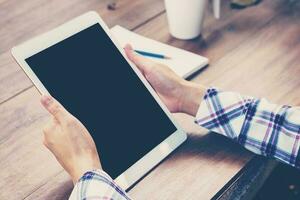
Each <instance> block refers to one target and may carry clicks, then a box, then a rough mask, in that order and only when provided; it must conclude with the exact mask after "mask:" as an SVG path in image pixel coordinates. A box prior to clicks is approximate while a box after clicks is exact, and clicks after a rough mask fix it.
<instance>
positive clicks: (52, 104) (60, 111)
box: [41, 95, 70, 122]
mask: <svg viewBox="0 0 300 200" xmlns="http://www.w3.org/2000/svg"><path fill="white" fill-rule="evenodd" d="M41 103H42V105H43V106H44V107H45V108H46V110H47V111H48V112H49V113H50V114H51V115H52V116H53V117H54V118H55V119H56V120H57V121H58V122H63V121H65V120H66V118H67V117H68V116H69V115H70V113H69V112H68V111H67V110H66V109H65V108H64V107H63V106H62V105H61V104H60V103H59V102H58V101H57V100H56V99H54V98H53V97H52V96H50V95H43V96H42V98H41Z"/></svg>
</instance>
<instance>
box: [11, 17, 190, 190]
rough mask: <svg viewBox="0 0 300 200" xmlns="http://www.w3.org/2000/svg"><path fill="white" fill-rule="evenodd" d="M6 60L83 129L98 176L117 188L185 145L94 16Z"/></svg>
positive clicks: (40, 39) (158, 102)
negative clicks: (100, 170) (103, 175)
mask: <svg viewBox="0 0 300 200" xmlns="http://www.w3.org/2000/svg"><path fill="white" fill-rule="evenodd" d="M12 54H13V56H14V58H15V59H16V61H17V62H18V64H19V65H20V66H21V68H22V69H23V70H24V71H25V73H26V74H27V76H28V77H29V78H30V79H31V81H32V82H33V84H34V85H35V86H36V88H37V89H38V90H39V92H40V93H41V94H48V93H49V94H51V95H52V96H53V97H55V98H56V99H57V100H58V101H59V102H60V103H61V104H62V105H63V106H64V107H65V108H66V109H67V110H68V111H69V112H70V113H72V114H73V115H74V116H75V117H76V118H78V119H79V120H80V121H81V122H82V123H83V124H84V125H85V126H86V128H87V129H88V130H89V132H90V133H91V135H92V137H93V139H94V141H95V143H96V146H97V149H98V152H99V156H100V161H101V164H102V167H103V170H104V171H106V172H107V173H108V174H109V175H110V176H111V177H112V178H113V179H115V181H116V182H117V183H118V184H119V185H120V186H121V187H123V188H125V189H128V187H130V186H131V185H132V184H133V183H135V182H136V181H137V180H138V179H140V178H141V177H142V176H144V175H145V173H147V172H148V171H149V170H150V169H151V168H153V167H154V166H155V165H157V164H158V163H159V162H160V161H162V159H164V158H165V157H166V156H167V155H168V154H170V153H171V152H172V151H173V150H174V149H175V148H176V147H178V146H179V145H180V144H181V143H182V142H183V141H184V140H185V139H186V134H185V133H184V131H183V130H182V129H181V128H180V127H179V126H178V125H177V123H176V122H175V121H174V119H173V118H172V116H171V114H170V112H169V111H168V109H167V108H166V106H165V105H164V104H163V103H162V102H161V100H160V99H159V97H158V95H157V94H156V93H155V92H154V90H153V89H152V88H151V86H150V85H149V83H148V82H147V81H146V79H145V78H144V77H143V75H142V74H141V73H140V71H139V70H138V69H137V68H136V66H134V64H132V63H130V61H129V60H127V58H126V56H125V54H124V52H123V48H122V47H120V46H119V45H118V44H117V43H116V41H115V40H114V38H113V37H112V35H111V34H110V33H109V29H108V28H107V26H106V25H105V24H104V22H103V21H102V19H101V18H100V17H99V15H98V14H97V13H96V12H88V13H86V14H84V15H82V16H79V17H77V18H75V19H73V20H71V21H69V22H67V23H66V24H63V25H61V26H59V27H58V28H56V29H54V30H52V31H50V32H47V33H45V34H43V35H41V36H38V37H36V38H34V39H31V40H29V41H27V42H25V43H23V44H21V45H19V46H16V47H14V48H13V49H12Z"/></svg>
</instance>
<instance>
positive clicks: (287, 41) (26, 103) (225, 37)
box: [0, 0, 300, 199]
mask: <svg viewBox="0 0 300 200" xmlns="http://www.w3.org/2000/svg"><path fill="white" fill-rule="evenodd" d="M109 2H111V1H108V0H84V1H83V0H72V1H67V0H52V1H47V0H24V1H19V0H0V26H1V29H0V130H1V131H0V166H1V170H0V176H1V179H0V199H67V197H68V195H69V193H70V191H71V190H72V183H71V181H70V178H69V177H68V175H67V174H66V173H65V172H64V171H63V169H62V168H61V167H60V166H59V164H58V163H57V162H56V160H55V158H54V157H53V156H52V155H51V153H50V152H49V151H48V150H47V149H46V148H45V147H44V146H43V145H42V142H41V141H42V133H41V130H42V127H43V125H44V123H45V121H46V120H47V119H48V117H49V116H48V115H47V114H46V112H45V111H44V110H43V109H42V107H41V106H40V104H39V97H40V95H39V93H38V92H37V90H36V89H35V88H34V87H33V86H32V83H31V82H30V81H29V80H28V78H27V77H26V75H25V74H24V73H23V72H22V70H21V69H20V67H19V66H18V65H17V64H16V63H15V61H14V60H13V59H12V57H11V55H10V52H9V51H10V48H11V47H12V46H14V45H17V44H19V43H20V42H23V41H25V40H27V39H29V38H31V37H34V36H36V35H38V34H41V33H43V32H45V31H47V30H50V29H52V28H54V27H56V26H57V25H59V24H62V23H64V22H65V21H67V20H69V19H71V18H73V17H75V16H77V15H80V14H82V13H84V12H86V11H88V10H96V11H97V12H98V13H99V14H101V16H102V17H103V18H104V20H105V21H106V23H107V24H108V25H109V26H113V25H116V24H120V25H122V26H124V27H126V28H128V29H131V30H134V31H135V32H137V33H139V34H142V35H145V36H147V37H150V38H153V39H156V40H159V41H162V42H165V43H168V44H171V45H173V46H177V47H180V48H183V49H187V50H189V51H192V52H195V53H198V54H202V55H205V56H207V57H208V58H209V59H210V65H209V67H207V68H206V69H204V70H202V71H201V73H198V74H197V75H195V76H194V77H193V78H192V79H191V81H195V82H199V83H202V84H205V85H214V86H218V87H220V88H224V89H226V90H234V91H238V92H241V93H243V94H248V95H253V96H256V97H267V98H268V99H270V100H272V101H274V102H276V103H283V104H292V105H298V104H299V103H300V100H299V96H300V91H299V89H298V88H299V84H300V79H299V75H300V66H299V64H300V58H299V53H300V37H299V35H300V26H299V25H300V21H299V20H298V19H299V17H300V13H299V9H300V4H299V3H298V1H285V0H265V1H263V3H262V4H260V5H259V6H257V7H252V8H249V9H245V10H242V11H234V10H231V9H230V8H229V5H228V1H223V6H222V18H221V20H215V19H213V16H212V15H211V14H210V13H208V12H207V16H206V20H205V23H204V31H203V34H202V37H199V38H197V39H194V40H189V41H181V40H177V39H175V38H173V37H171V36H170V34H169V32H168V27H167V20H166V14H165V11H164V4H163V1H162V0H144V1H138V0H119V1H118V3H117V7H116V9H115V10H108V9H107V4H108V3H109ZM174 117H175V118H176V119H177V120H178V121H179V123H180V124H181V125H182V126H183V127H184V129H185V130H187V131H188V132H189V137H188V140H187V142H186V143H184V144H183V145H182V146H181V147H180V148H179V149H177V150H176V151H175V152H174V153H172V154H171V155H170V156H169V157H168V158H167V159H165V160H164V161H163V162H162V163H161V164H159V165H158V166H157V167H156V168H155V169H153V170H152V171H151V172H150V173H149V174H148V175H147V176H145V177H144V178H143V179H142V180H141V181H140V182H138V183H137V184H136V185H135V186H134V187H133V188H132V189H131V190H130V191H129V194H130V195H131V196H132V197H133V198H134V199H210V198H212V197H213V196H214V195H215V194H216V193H217V192H218V191H219V190H220V189H221V188H222V187H223V186H224V185H225V184H226V183H227V182H228V181H230V179H231V178H232V177H234V176H235V175H236V174H237V173H238V172H239V171H240V170H241V169H243V167H244V166H245V164H246V163H247V162H248V161H249V160H251V159H252V158H253V154H251V153H249V152H247V151H246V150H244V149H243V148H241V147H240V146H238V145H237V144H235V143H233V142H232V141H230V140H228V139H226V138H224V137H222V136H219V135H216V134H214V133H207V131H206V130H205V129H202V128H199V127H197V126H196V125H195V124H194V123H193V118H191V117H190V116H187V115H184V114H175V115H174Z"/></svg>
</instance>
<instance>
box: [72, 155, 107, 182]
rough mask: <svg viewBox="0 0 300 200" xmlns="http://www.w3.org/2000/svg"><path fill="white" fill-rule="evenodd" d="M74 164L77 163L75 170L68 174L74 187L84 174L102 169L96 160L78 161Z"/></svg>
mask: <svg viewBox="0 0 300 200" xmlns="http://www.w3.org/2000/svg"><path fill="white" fill-rule="evenodd" d="M76 163H77V164H76V168H73V169H72V170H70V172H69V174H70V176H71V178H72V181H73V183H74V185H75V184H76V182H77V181H78V180H79V179H80V178H81V177H82V176H83V175H84V174H85V173H86V172H88V171H93V170H96V169H102V168H101V164H100V162H99V161H98V160H97V159H96V160H86V159H79V160H78V161H77V162H76Z"/></svg>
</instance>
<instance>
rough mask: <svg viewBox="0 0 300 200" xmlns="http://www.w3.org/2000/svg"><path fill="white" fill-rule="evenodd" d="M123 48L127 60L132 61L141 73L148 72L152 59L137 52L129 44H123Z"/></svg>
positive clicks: (151, 65)
mask: <svg viewBox="0 0 300 200" xmlns="http://www.w3.org/2000/svg"><path fill="white" fill-rule="evenodd" d="M124 50H125V53H126V55H127V57H128V58H129V60H130V61H131V62H133V63H134V64H135V65H136V66H137V67H138V69H139V70H140V71H141V72H142V73H143V74H145V73H148V72H150V70H151V69H152V67H153V61H151V60H150V59H147V58H145V57H144V56H141V55H139V54H137V53H136V52H135V51H134V50H133V49H132V47H131V45H129V44H127V45H126V46H125V48H124Z"/></svg>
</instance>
